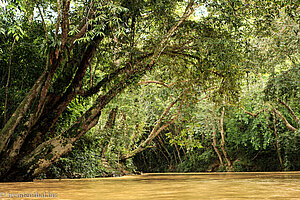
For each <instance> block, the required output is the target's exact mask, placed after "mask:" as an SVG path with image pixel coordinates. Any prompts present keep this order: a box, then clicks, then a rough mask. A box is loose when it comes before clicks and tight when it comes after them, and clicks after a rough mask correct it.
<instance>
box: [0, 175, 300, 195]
mask: <svg viewBox="0 0 300 200" xmlns="http://www.w3.org/2000/svg"><path fill="white" fill-rule="evenodd" d="M0 199H3V200H4V199H5V200H6V199H10V200H19V199H43V200H54V199H64V200H67V199H68V200H131V199H140V200H149V199H155V200H167V199H168V200H179V199H180V200H198V199H235V200H237V199H299V200H300V172H278V173H277V172H272V173H254V172H253V173H237V172H234V173H166V174H161V173H159V174H143V175H138V176H125V177H118V178H97V179H78V180H70V179H64V180H43V181H34V182H21V183H0Z"/></svg>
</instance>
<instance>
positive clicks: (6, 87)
mask: <svg viewBox="0 0 300 200" xmlns="http://www.w3.org/2000/svg"><path fill="white" fill-rule="evenodd" d="M15 42H16V38H14V41H13V43H12V45H11V50H10V54H9V63H8V74H7V81H6V86H5V103H4V111H3V112H4V114H3V126H4V125H5V123H6V109H7V101H8V88H9V81H10V73H11V66H12V65H11V58H12V55H13V51H14V46H15Z"/></svg>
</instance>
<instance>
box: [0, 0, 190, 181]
mask: <svg viewBox="0 0 300 200" xmlns="http://www.w3.org/2000/svg"><path fill="white" fill-rule="evenodd" d="M62 2H63V4H62V6H63V7H62V16H61V19H62V21H61V22H57V23H59V25H58V27H59V26H61V29H62V30H61V46H57V47H56V48H55V49H53V50H52V51H51V52H50V54H49V68H47V69H46V70H45V72H44V73H42V75H41V76H40V78H39V79H38V80H37V81H36V83H35V84H34V86H33V87H32V89H31V91H30V92H29V93H28V95H27V97H25V98H24V100H23V101H22V103H21V104H20V105H19V107H18V108H17V109H16V111H15V113H14V114H13V115H12V116H11V117H10V119H9V120H8V121H7V123H6V124H5V126H4V128H3V129H2V130H1V132H0V181H29V180H32V179H34V178H36V177H37V176H38V175H39V174H40V173H42V172H44V171H45V170H46V169H47V168H48V167H49V166H50V165H51V164H52V163H54V162H56V161H57V160H58V159H59V158H60V157H61V156H63V155H65V154H66V153H68V152H70V151H71V150H72V146H73V144H74V142H76V141H77V140H78V139H80V138H81V136H83V135H84V134H85V133H86V132H87V131H89V130H90V129H91V128H92V127H94V126H95V125H96V124H97V123H98V119H99V117H100V115H101V111H102V109H103V108H104V107H105V106H106V105H107V104H108V103H109V102H110V101H111V100H112V99H113V98H114V97H115V96H116V95H117V94H119V93H120V92H122V91H123V90H124V89H125V88H126V87H127V86H129V85H130V84H132V83H134V82H136V81H137V80H138V79H139V78H140V77H141V76H142V75H144V74H145V73H146V72H147V71H149V70H151V69H152V68H153V67H154V65H155V63H156V62H157V60H158V58H159V57H160V55H161V53H162V52H163V51H164V49H165V47H166V45H167V44H168V41H169V38H170V37H171V36H172V35H173V34H174V32H175V31H176V29H177V28H178V26H179V25H180V24H181V23H182V22H183V21H184V20H185V19H186V18H188V17H189V16H190V15H191V14H192V13H193V11H194V7H193V6H194V5H195V4H194V1H191V2H190V3H189V4H188V6H187V8H186V10H185V12H184V14H183V16H182V18H181V19H180V20H179V21H178V22H177V23H175V25H174V26H173V27H171V29H170V30H169V31H168V32H167V33H166V35H165V37H164V38H163V39H162V40H161V42H160V43H159V44H158V45H157V47H156V48H155V49H154V50H153V52H152V53H150V54H149V53H148V54H147V55H146V56H142V57H141V58H136V62H134V65H133V63H128V64H127V65H125V66H124V67H122V68H118V69H116V71H115V72H113V73H112V74H108V75H107V76H106V77H104V78H103V80H102V81H100V82H99V84H97V85H96V86H95V87H93V88H91V89H90V90H88V91H87V92H83V91H82V81H83V78H84V76H85V74H86V71H87V68H88V66H89V65H90V63H91V60H92V59H93V56H94V54H95V52H96V49H97V47H98V45H99V43H100V41H101V40H102V39H103V37H104V36H95V37H94V38H93V40H92V41H91V42H90V43H84V44H82V46H79V47H78V48H77V50H78V49H79V51H77V52H75V50H76V45H75V47H74V45H73V42H74V40H75V39H78V38H80V37H82V36H83V35H84V33H85V32H86V31H87V27H88V26H86V25H82V27H81V28H79V29H80V30H79V32H78V33H77V35H75V36H74V37H72V38H68V32H67V31H68V25H69V19H68V18H69V7H70V1H69V0H63V1H62ZM91 13H93V12H91ZM108 30H109V29H108ZM108 30H107V31H108ZM45 33H47V31H46V28H45ZM68 44H69V46H68ZM66 46H68V49H67V50H66ZM70 52H72V53H70ZM78 52H79V55H80V56H78V55H77V53H78ZM150 56H152V57H151V58H149V57H150ZM78 57H80V58H79V59H78ZM146 58H147V62H146V63H143V64H142V63H141V61H144V60H145V59H146ZM73 61H76V63H74V62H73ZM58 69H64V70H71V71H72V70H74V74H72V75H71V76H69V77H68V76H67V75H65V74H63V75H62V76H63V77H64V78H65V79H66V80H67V83H65V85H64V88H63V89H61V90H60V92H59V93H58V94H54V93H50V92H49V88H50V87H54V86H56V85H58V82H59V79H56V80H54V77H55V76H54V75H55V74H56V73H57V70H58ZM106 85H110V86H111V87H110V89H109V90H108V92H107V93H105V94H102V95H99V96H98V98H97V99H96V100H95V102H94V104H93V105H92V106H91V108H89V109H88V110H87V111H86V112H85V113H84V114H83V115H82V116H80V117H78V118H77V120H76V121H75V122H74V123H73V124H72V125H71V126H70V127H69V128H67V130H65V131H64V132H62V133H55V132H54V130H55V125H56V123H57V120H58V118H59V117H60V116H61V115H62V113H63V112H64V111H65V110H66V108H67V106H68V105H69V103H70V102H71V101H72V100H73V99H74V98H75V97H77V96H79V95H82V96H83V97H89V96H92V95H94V94H96V93H98V92H99V91H100V90H101V89H102V88H103V87H105V86H106ZM49 132H50V133H52V132H53V136H52V137H51V139H47V137H45V134H48V133H49Z"/></svg>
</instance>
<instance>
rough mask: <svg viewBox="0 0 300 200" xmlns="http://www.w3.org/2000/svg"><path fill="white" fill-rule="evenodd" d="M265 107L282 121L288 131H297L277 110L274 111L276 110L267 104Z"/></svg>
mask: <svg viewBox="0 0 300 200" xmlns="http://www.w3.org/2000/svg"><path fill="white" fill-rule="evenodd" d="M267 105H268V106H269V107H270V108H271V109H272V110H273V111H274V113H276V115H278V116H279V117H280V118H281V120H282V121H283V123H284V124H285V126H286V127H287V128H288V129H289V130H291V131H293V132H296V131H297V129H296V128H295V127H293V126H292V125H291V124H290V123H289V122H288V121H287V119H286V118H285V117H284V116H283V115H282V114H281V113H280V112H279V111H278V110H276V108H273V107H272V106H271V105H270V104H269V103H267Z"/></svg>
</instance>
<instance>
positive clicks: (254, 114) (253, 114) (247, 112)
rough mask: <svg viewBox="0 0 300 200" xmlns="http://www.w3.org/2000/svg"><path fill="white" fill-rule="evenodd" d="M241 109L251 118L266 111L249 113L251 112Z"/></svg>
mask: <svg viewBox="0 0 300 200" xmlns="http://www.w3.org/2000/svg"><path fill="white" fill-rule="evenodd" d="M241 108H242V110H243V111H244V112H245V113H246V114H248V115H251V116H252V117H257V116H258V115H259V114H260V113H262V112H264V111H266V109H262V110H260V111H258V112H257V113H251V112H249V111H247V110H246V109H245V108H244V107H243V106H241Z"/></svg>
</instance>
